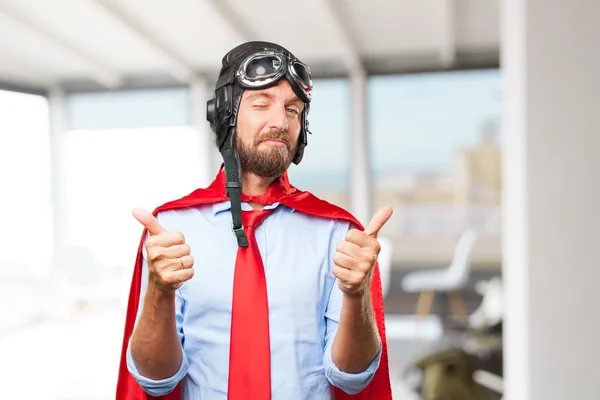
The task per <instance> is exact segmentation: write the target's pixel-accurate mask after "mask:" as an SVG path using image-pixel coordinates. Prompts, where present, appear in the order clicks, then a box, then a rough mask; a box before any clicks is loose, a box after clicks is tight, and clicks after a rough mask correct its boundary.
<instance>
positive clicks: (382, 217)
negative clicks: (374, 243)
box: [365, 206, 394, 238]
mask: <svg viewBox="0 0 600 400" xmlns="http://www.w3.org/2000/svg"><path fill="white" fill-rule="evenodd" d="M393 212H394V210H393V209H392V207H390V206H385V207H383V208H381V209H380V210H379V211H377V212H376V213H375V215H373V218H371V222H369V225H367V227H366V229H365V233H366V234H367V235H369V236H371V237H373V238H376V237H377V234H378V233H379V230H380V229H381V228H382V227H383V225H385V223H386V222H387V221H388V220H389V219H390V217H391V216H392V214H393Z"/></svg>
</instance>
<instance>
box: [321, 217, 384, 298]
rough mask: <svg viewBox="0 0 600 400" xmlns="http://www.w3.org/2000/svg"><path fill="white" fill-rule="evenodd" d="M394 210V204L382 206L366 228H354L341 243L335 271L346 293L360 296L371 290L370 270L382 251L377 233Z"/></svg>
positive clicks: (335, 257) (335, 261)
mask: <svg viewBox="0 0 600 400" xmlns="http://www.w3.org/2000/svg"><path fill="white" fill-rule="evenodd" d="M392 213H393V210H392V208H391V207H389V206H387V207H383V208H382V209H380V210H379V211H377V213H375V215H374V216H373V218H372V219H371V222H369V225H368V226H367V228H366V229H365V230H364V231H360V230H358V229H351V230H349V231H348V233H347V234H346V239H345V240H342V241H340V242H339V243H338V245H337V251H336V253H335V255H334V256H333V262H334V263H335V265H334V266H333V271H332V272H333V275H334V276H335V277H336V278H337V279H338V285H339V287H340V290H341V291H342V292H344V294H346V295H351V296H357V295H363V294H364V293H368V290H369V289H370V286H371V273H372V271H373V267H374V266H375V263H376V262H377V256H378V255H379V251H380V250H381V246H380V245H379V241H378V240H377V234H378V233H379V230H380V229H381V227H383V225H385V223H386V222H387V221H388V220H389V219H390V217H391V216H392Z"/></svg>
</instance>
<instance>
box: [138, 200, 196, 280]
mask: <svg viewBox="0 0 600 400" xmlns="http://www.w3.org/2000/svg"><path fill="white" fill-rule="evenodd" d="M132 214H133V216H134V218H135V219H137V220H138V221H139V222H140V223H141V224H142V225H144V227H145V228H146V229H147V230H148V233H149V234H150V236H149V237H148V239H147V240H146V245H145V247H146V252H147V254H148V274H149V283H153V284H154V286H155V287H156V288H157V289H161V290H164V291H171V292H173V291H175V290H177V289H179V288H180V287H181V285H183V282H185V281H187V280H189V279H191V278H192V276H194V269H193V268H192V267H193V265H194V259H193V258H192V256H191V255H190V246H188V245H187V244H186V243H185V237H184V236H183V234H182V233H181V232H177V231H171V232H168V231H167V230H166V229H165V228H163V227H162V226H160V224H159V223H158V220H157V219H156V217H154V215H152V214H151V213H149V212H148V211H146V210H143V209H141V208H134V209H133V211H132Z"/></svg>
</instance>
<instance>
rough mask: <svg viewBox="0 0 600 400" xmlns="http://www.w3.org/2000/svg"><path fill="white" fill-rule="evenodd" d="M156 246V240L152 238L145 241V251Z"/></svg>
mask: <svg viewBox="0 0 600 400" xmlns="http://www.w3.org/2000/svg"><path fill="white" fill-rule="evenodd" d="M156 246H158V239H157V238H156V237H154V236H152V237H149V238H148V239H147V240H146V249H149V248H152V247H156Z"/></svg>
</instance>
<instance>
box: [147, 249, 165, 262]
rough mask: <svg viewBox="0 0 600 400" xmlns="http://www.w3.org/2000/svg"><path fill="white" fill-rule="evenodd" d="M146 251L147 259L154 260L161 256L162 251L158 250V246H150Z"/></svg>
mask: <svg viewBox="0 0 600 400" xmlns="http://www.w3.org/2000/svg"><path fill="white" fill-rule="evenodd" d="M146 250H147V252H148V260H150V261H156V260H157V259H159V258H160V257H161V256H162V251H160V248H159V247H150V248H148V249H146Z"/></svg>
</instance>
